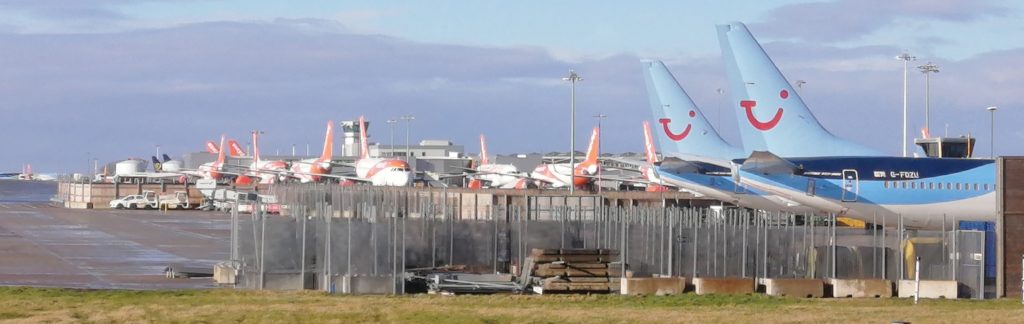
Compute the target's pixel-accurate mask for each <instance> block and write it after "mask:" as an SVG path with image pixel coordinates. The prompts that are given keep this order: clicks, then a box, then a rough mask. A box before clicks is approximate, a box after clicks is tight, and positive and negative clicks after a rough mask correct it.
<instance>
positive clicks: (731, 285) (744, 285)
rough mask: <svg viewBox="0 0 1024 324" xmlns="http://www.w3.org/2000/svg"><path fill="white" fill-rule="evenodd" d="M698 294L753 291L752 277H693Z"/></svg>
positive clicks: (734, 293)
mask: <svg viewBox="0 0 1024 324" xmlns="http://www.w3.org/2000/svg"><path fill="white" fill-rule="evenodd" d="M693 286H694V288H695V290H696V292H697V294H698V295H707V294H730V295H742V294H752V293H754V279H751V278H693Z"/></svg>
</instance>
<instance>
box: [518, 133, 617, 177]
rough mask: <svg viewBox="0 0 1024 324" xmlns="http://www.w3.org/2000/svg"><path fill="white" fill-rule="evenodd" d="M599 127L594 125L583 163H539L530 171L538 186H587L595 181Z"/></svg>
mask: <svg viewBox="0 0 1024 324" xmlns="http://www.w3.org/2000/svg"><path fill="white" fill-rule="evenodd" d="M597 138H598V129H597V127H594V131H593V132H592V133H591V134H590V145H589V146H587V155H586V159H584V160H583V162H581V163H573V162H575V161H570V162H569V163H551V164H541V165H538V166H537V168H536V169H533V172H531V173H530V178H532V179H534V180H536V181H537V182H538V183H537V185H538V186H542V185H547V186H550V187H553V188H561V187H567V186H570V184H572V185H575V186H576V187H577V188H579V187H582V186H586V185H588V184H591V183H592V182H593V178H592V176H593V175H596V174H597V171H598V168H599V167H600V166H598V163H597V155H598V153H599V152H598V151H597V145H598V139H597ZM574 173H575V175H576V179H575V182H574V183H573V180H572V175H573V174H574Z"/></svg>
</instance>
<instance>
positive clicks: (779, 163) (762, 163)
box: [740, 151, 800, 174]
mask: <svg viewBox="0 0 1024 324" xmlns="http://www.w3.org/2000/svg"><path fill="white" fill-rule="evenodd" d="M740 169H742V170H743V171H748V172H755V173H761V174H796V173H798V172H799V171H800V167H798V166H797V165H796V164H793V162H789V161H788V160H786V159H783V158H781V157H779V156H778V155H775V154H772V153H771V152H768V151H754V152H753V153H751V154H750V157H748V158H747V159H746V161H744V162H743V165H742V166H741V167H740Z"/></svg>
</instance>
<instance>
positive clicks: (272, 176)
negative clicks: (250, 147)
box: [249, 160, 288, 184]
mask: <svg viewBox="0 0 1024 324" xmlns="http://www.w3.org/2000/svg"><path fill="white" fill-rule="evenodd" d="M249 170H250V171H251V172H252V175H253V176H255V177H257V178H259V179H260V181H259V183H260V184H271V183H276V182H278V181H280V180H281V179H283V178H284V173H285V172H287V171H288V165H287V164H285V163H284V161H263V160H261V161H259V163H256V162H255V161H253V163H251V164H249Z"/></svg>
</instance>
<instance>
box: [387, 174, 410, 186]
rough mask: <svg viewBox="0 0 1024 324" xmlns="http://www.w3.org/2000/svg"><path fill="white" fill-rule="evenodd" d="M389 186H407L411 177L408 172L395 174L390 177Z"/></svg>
mask: <svg viewBox="0 0 1024 324" xmlns="http://www.w3.org/2000/svg"><path fill="white" fill-rule="evenodd" d="M390 178H391V179H390V180H391V181H389V182H391V185H393V186H398V187H403V186H408V185H409V182H410V180H411V178H412V176H411V175H410V174H409V173H408V172H395V173H392V174H391V175H390Z"/></svg>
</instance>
